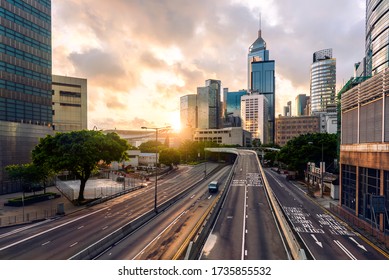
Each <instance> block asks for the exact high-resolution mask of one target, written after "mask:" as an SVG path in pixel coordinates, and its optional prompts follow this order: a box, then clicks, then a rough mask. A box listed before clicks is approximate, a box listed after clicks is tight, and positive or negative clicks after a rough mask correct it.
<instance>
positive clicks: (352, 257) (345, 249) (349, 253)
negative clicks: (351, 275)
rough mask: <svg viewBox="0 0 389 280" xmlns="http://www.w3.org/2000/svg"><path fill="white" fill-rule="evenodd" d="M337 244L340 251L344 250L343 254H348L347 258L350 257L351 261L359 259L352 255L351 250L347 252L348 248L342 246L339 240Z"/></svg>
mask: <svg viewBox="0 0 389 280" xmlns="http://www.w3.org/2000/svg"><path fill="white" fill-rule="evenodd" d="M334 242H335V244H336V245H338V247H339V248H340V249H342V251H343V252H345V253H346V255H347V256H349V258H350V259H352V260H356V259H357V258H356V257H354V256H353V254H351V252H350V251H349V250H347V248H346V247H345V246H344V245H343V244H342V243H340V241H339V240H334Z"/></svg>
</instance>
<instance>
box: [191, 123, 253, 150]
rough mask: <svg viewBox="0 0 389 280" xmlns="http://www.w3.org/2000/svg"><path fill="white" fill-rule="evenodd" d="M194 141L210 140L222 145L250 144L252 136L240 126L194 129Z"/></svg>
mask: <svg viewBox="0 0 389 280" xmlns="http://www.w3.org/2000/svg"><path fill="white" fill-rule="evenodd" d="M193 139H194V141H198V142H205V141H212V142H215V143H218V144H224V145H239V146H241V147H248V146H251V141H252V136H251V133H250V132H248V131H247V130H244V129H243V128H241V127H226V128H221V129H196V130H195V133H194V137H193Z"/></svg>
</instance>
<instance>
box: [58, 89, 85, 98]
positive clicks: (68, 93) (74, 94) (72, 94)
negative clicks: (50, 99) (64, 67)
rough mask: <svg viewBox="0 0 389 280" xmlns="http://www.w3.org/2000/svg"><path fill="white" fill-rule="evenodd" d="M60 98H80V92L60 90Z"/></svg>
mask: <svg viewBox="0 0 389 280" xmlns="http://www.w3.org/2000/svg"><path fill="white" fill-rule="evenodd" d="M59 95H60V96H67V97H77V98H81V93H80V92H72V91H63V90H61V91H60V92H59Z"/></svg>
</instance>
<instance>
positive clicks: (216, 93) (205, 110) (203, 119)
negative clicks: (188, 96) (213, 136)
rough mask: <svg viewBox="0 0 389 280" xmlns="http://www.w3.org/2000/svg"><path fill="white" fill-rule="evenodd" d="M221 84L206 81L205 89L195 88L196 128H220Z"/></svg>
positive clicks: (216, 81) (217, 81)
mask: <svg viewBox="0 0 389 280" xmlns="http://www.w3.org/2000/svg"><path fill="white" fill-rule="evenodd" d="M220 99H221V82H220V81H219V80H206V81H205V87H198V88H197V128H201V129H205V128H212V129H215V128H220V127H221V116H222V107H221V106H222V105H221V100H220Z"/></svg>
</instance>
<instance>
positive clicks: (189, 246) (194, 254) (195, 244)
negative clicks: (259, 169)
mask: <svg viewBox="0 0 389 280" xmlns="http://www.w3.org/2000/svg"><path fill="white" fill-rule="evenodd" d="M237 155H238V153H237ZM238 157H239V155H238ZM237 162H238V161H237V160H235V162H234V165H233V166H232V168H231V171H230V173H229V174H228V177H227V180H226V182H225V184H224V188H221V189H222V191H221V192H220V193H219V195H218V196H217V197H216V199H215V200H214V201H213V202H212V203H211V205H210V206H209V207H208V208H207V210H206V211H205V212H204V214H203V215H202V216H201V218H200V220H199V221H198V222H197V223H196V225H195V226H194V228H193V229H192V231H191V232H190V234H189V235H188V237H187V238H186V239H185V241H184V242H183V244H182V245H181V247H180V248H179V249H178V250H177V253H176V254H175V255H174V257H173V260H178V259H181V258H182V256H183V254H184V252H185V251H186V254H185V259H190V260H195V259H198V258H199V256H200V253H201V249H202V247H203V245H204V243H205V240H206V238H207V237H208V235H209V233H210V231H211V229H212V226H213V224H214V223H215V221H216V218H217V215H218V214H219V211H220V208H221V205H222V204H223V202H224V200H225V198H226V195H227V193H228V190H229V187H230V183H231V180H232V178H233V175H234V170H235V167H236V164H237Z"/></svg>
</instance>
